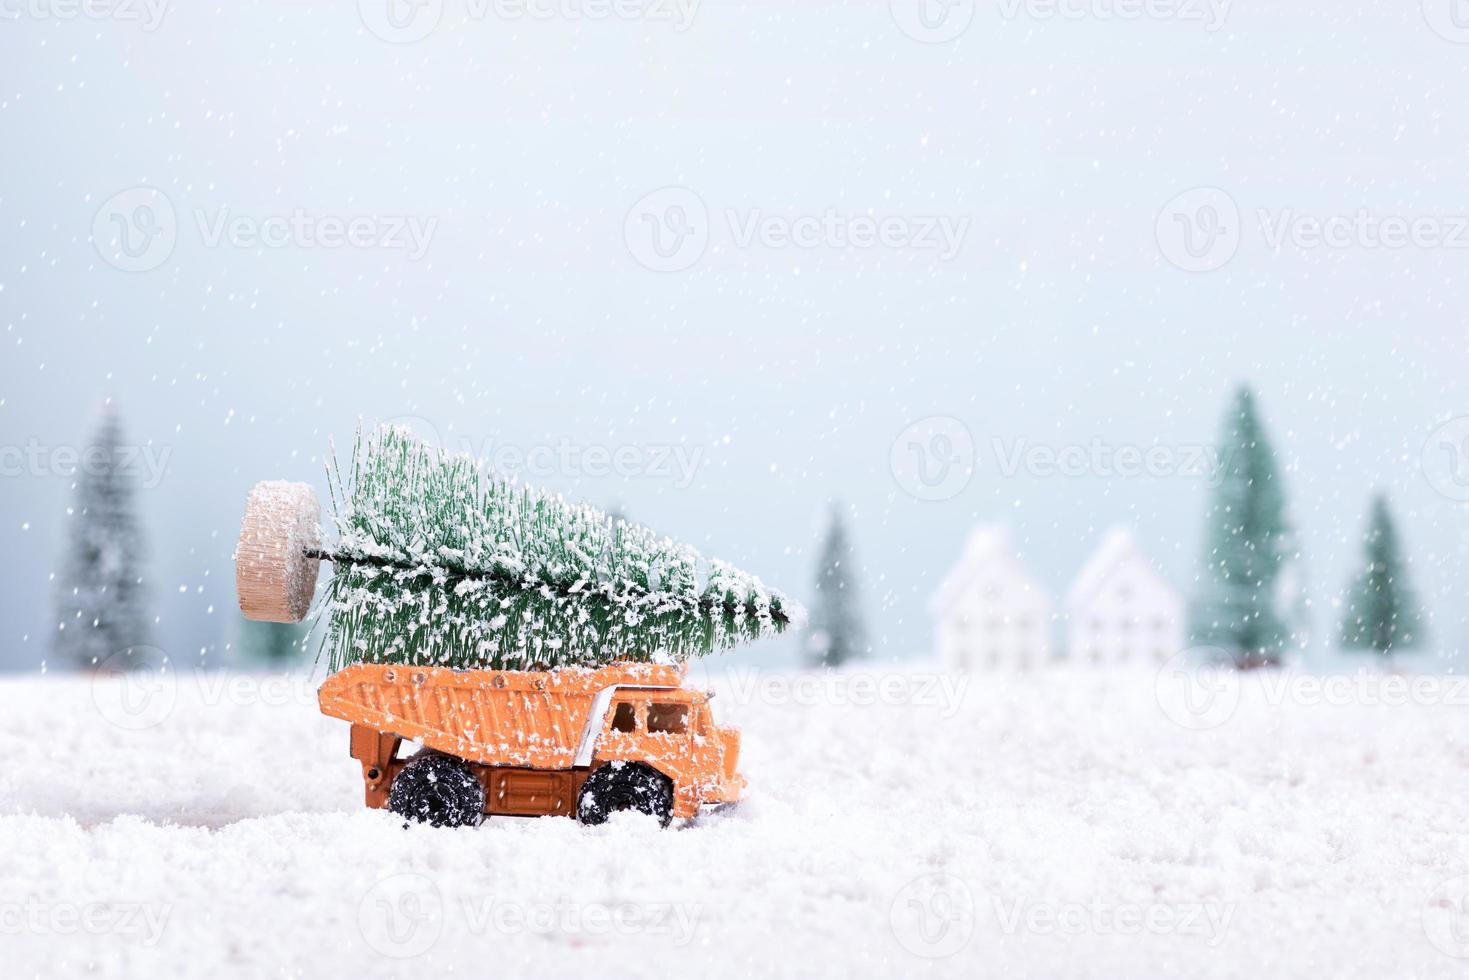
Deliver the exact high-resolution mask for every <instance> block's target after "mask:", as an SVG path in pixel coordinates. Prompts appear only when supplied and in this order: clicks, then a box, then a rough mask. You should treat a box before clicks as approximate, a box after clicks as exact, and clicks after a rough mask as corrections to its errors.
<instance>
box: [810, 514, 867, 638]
mask: <svg viewBox="0 0 1469 980" xmlns="http://www.w3.org/2000/svg"><path fill="white" fill-rule="evenodd" d="M803 646H804V651H805V656H806V661H807V662H808V663H809V664H811V665H813V666H817V667H837V666H840V665H842V664H846V663H851V662H852V661H854V660H858V659H860V658H862V657H863V656H865V655H866V653H867V631H866V629H865V627H864V626H863V623H862V613H861V609H860V608H859V606H858V598H857V582H856V567H855V559H854V554H853V551H852V544H851V541H850V540H849V539H848V536H847V526H846V523H845V522H844V521H843V520H842V514H841V511H840V510H839V509H838V508H836V507H833V508H832V510H831V519H830V522H829V523H828V525H827V529H826V537H825V538H824V539H823V540H822V544H821V553H820V555H819V556H818V558H817V564H816V598H815V601H814V603H813V604H812V612H811V625H810V627H809V628H808V629H807V630H806V636H805V642H804V644H803Z"/></svg>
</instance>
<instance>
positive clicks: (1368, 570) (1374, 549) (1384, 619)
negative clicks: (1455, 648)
mask: <svg viewBox="0 0 1469 980" xmlns="http://www.w3.org/2000/svg"><path fill="white" fill-rule="evenodd" d="M1363 546H1364V547H1363V550H1364V552H1365V557H1366V559H1367V565H1366V567H1365V568H1363V569H1362V572H1361V574H1360V575H1358V577H1357V581H1356V583H1355V584H1354V585H1353V586H1352V588H1351V591H1350V593H1349V594H1348V597H1347V610H1346V615H1345V616H1344V617H1343V618H1342V627H1341V645H1342V647H1343V648H1344V649H1347V650H1372V651H1374V652H1376V653H1377V654H1378V655H1379V656H1383V657H1390V656H1391V655H1392V654H1393V653H1394V652H1395V651H1398V650H1408V649H1413V648H1416V647H1419V646H1421V645H1422V642H1423V614H1422V612H1421V611H1420V609H1419V608H1418V602H1417V599H1416V597H1415V596H1414V594H1413V590H1412V588H1411V587H1410V586H1409V584H1408V571H1407V563H1406V562H1405V561H1404V559H1403V555H1402V550H1401V547H1400V545H1399V541H1398V531H1397V527H1396V526H1395V524H1394V523H1393V519H1392V513H1391V511H1390V510H1389V509H1388V504H1387V498H1386V497H1385V496H1383V495H1381V494H1379V495H1378V496H1377V497H1376V498H1374V499H1373V501H1372V517H1371V519H1370V522H1369V524H1368V528H1367V535H1366V538H1365V540H1364V543H1363Z"/></svg>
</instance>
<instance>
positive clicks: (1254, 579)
mask: <svg viewBox="0 0 1469 980" xmlns="http://www.w3.org/2000/svg"><path fill="white" fill-rule="evenodd" d="M1219 466H1220V467H1221V468H1222V469H1221V473H1220V481H1219V484H1218V486H1217V487H1216V489H1215V491H1214V496H1213V499H1212V501H1211V503H1210V508H1209V530H1208V539H1207V553H1206V556H1205V567H1204V575H1203V579H1202V582H1201V587H1200V591H1199V593H1198V594H1197V595H1196V596H1195V599H1194V602H1193V607H1192V614H1191V617H1190V619H1191V623H1190V634H1191V638H1192V642H1193V643H1195V644H1197V645H1205V646H1212V647H1218V648H1221V649H1223V650H1225V651H1226V652H1228V653H1229V654H1230V655H1231V656H1232V657H1233V658H1234V661H1235V663H1236V665H1238V666H1240V667H1260V666H1275V665H1278V664H1279V663H1280V660H1281V655H1282V653H1283V651H1284V650H1285V648H1286V647H1287V646H1288V645H1289V644H1290V643H1291V641H1292V636H1291V628H1290V625H1289V624H1290V621H1291V619H1292V616H1293V611H1292V610H1291V609H1288V608H1283V606H1285V605H1286V602H1283V599H1284V598H1285V597H1283V596H1282V594H1281V593H1282V590H1281V589H1280V588H1278V587H1277V584H1278V583H1277V579H1278V578H1279V576H1280V574H1281V571H1282V570H1283V569H1284V568H1286V567H1287V565H1288V564H1289V563H1291V562H1294V561H1298V560H1299V557H1300V556H1299V554H1298V552H1297V550H1296V541H1295V535H1294V532H1293V530H1292V528H1291V526H1290V521H1289V519H1288V517H1287V512H1286V504H1285V490H1284V487H1283V485H1282V483H1281V479H1280V475H1279V472H1278V470H1277V467H1276V462H1275V453H1274V451H1273V450H1272V449H1271V447H1270V442H1269V439H1268V438H1267V436H1266V434H1265V428H1264V425H1263V424H1262V423H1261V421H1260V417H1259V412H1258V409H1257V407H1256V405H1255V396H1254V393H1253V392H1251V391H1250V389H1249V388H1241V389H1240V390H1239V391H1238V393H1237V394H1236V396H1235V400H1234V404H1233V406H1232V407H1231V409H1230V411H1229V413H1228V415H1227V416H1226V418H1225V424H1224V432H1223V437H1222V438H1221V440H1220V455H1219Z"/></svg>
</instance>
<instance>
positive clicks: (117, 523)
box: [53, 405, 151, 669]
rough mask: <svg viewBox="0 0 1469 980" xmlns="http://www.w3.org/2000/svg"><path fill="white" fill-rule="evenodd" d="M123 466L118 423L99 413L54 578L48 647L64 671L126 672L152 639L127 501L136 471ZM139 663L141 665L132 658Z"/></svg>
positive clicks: (137, 536) (139, 537)
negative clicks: (108, 667) (110, 668)
mask: <svg viewBox="0 0 1469 980" xmlns="http://www.w3.org/2000/svg"><path fill="white" fill-rule="evenodd" d="M126 464H127V454H126V451H125V448H124V446H123V433H122V423H121V422H120V421H119V420H118V418H117V413H116V412H115V411H114V410H113V408H112V406H111V405H108V406H107V407H106V408H105V409H104V410H103V415H102V419H101V422H100V423H99V425H98V428H97V433H96V435H95V437H94V438H93V440H92V444H91V446H89V447H88V449H87V451H86V452H85V453H83V454H81V462H80V463H79V469H78V474H77V482H76V496H75V503H74V504H73V505H72V506H71V507H70V508H69V509H68V511H67V513H68V515H69V518H70V527H69V528H68V545H67V551H66V558H65V562H64V564H63V567H62V572H61V575H60V577H59V579H58V588H57V596H56V601H57V609H56V618H57V624H56V633H55V639H54V642H53V647H54V650H55V654H56V659H57V661H58V662H59V664H61V665H63V666H70V667H74V668H81V669H96V668H97V667H99V666H101V665H102V663H103V662H104V661H107V660H108V658H111V657H113V656H114V655H117V656H116V658H115V659H113V660H112V661H111V663H112V664H113V665H115V666H119V667H126V666H128V665H131V664H133V663H134V661H135V657H134V654H135V653H136V652H137V650H136V648H138V647H146V646H148V644H149V643H150V641H151V629H150V623H149V615H148V611H147V590H146V589H145V588H144V583H143V573H142V561H143V533H142V530H141V527H140V525H139V522H138V517H137V513H136V507H135V503H134V499H133V495H134V491H135V489H136V483H137V482H138V479H139V474H138V472H137V471H136V470H135V469H133V468H131V467H129V466H128V465H126ZM138 662H141V660H140V659H139V660H138Z"/></svg>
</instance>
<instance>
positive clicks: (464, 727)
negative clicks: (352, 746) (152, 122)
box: [320, 664, 682, 769]
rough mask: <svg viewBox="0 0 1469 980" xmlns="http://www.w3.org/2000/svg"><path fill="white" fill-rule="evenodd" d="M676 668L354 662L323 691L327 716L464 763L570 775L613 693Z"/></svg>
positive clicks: (676, 676) (653, 684)
mask: <svg viewBox="0 0 1469 980" xmlns="http://www.w3.org/2000/svg"><path fill="white" fill-rule="evenodd" d="M681 681H682V675H681V672H680V670H679V669H678V668H676V667H665V666H660V665H656V664H614V665H612V666H609V667H602V668H598V669H585V670H582V669H570V670H555V671H495V670H449V669H446V668H442V667H438V668H430V667H404V666H397V665H386V664H357V665H355V666H352V667H348V668H346V669H344V670H341V671H338V672H337V673H336V674H333V675H332V676H331V677H330V678H328V679H327V681H326V683H325V684H323V685H322V687H321V693H320V700H321V710H322V712H323V713H325V714H328V715H331V716H332V717H334V718H341V719H342V720H344V721H349V722H351V723H352V724H354V725H362V726H365V727H367V728H370V729H373V730H374V731H378V732H387V733H392V734H393V735H397V736H399V737H401V738H404V739H408V740H411V741H415V742H420V743H422V744H423V745H425V746H427V747H428V748H431V749H435V750H437V751H439V752H444V753H447V754H449V755H453V756H457V757H459V758H461V759H465V760H467V761H469V762H477V763H481V764H483V765H490V766H520V767H525V768H529V769H569V768H571V767H572V766H573V765H586V761H585V760H583V761H580V762H578V759H577V756H578V754H579V753H580V754H582V755H585V754H586V749H588V748H589V746H588V745H587V743H588V741H589V740H590V739H592V738H594V737H595V736H596V734H597V727H598V725H599V724H600V722H601V718H600V713H597V715H598V716H597V717H594V712H593V710H592V709H593V707H594V706H595V704H596V703H597V701H598V700H599V699H600V700H601V702H602V707H603V709H605V707H606V703H607V696H608V695H610V693H611V692H612V691H613V690H615V689H616V688H619V687H635V688H669V689H671V688H677V687H678V686H679V684H680V683H681Z"/></svg>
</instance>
